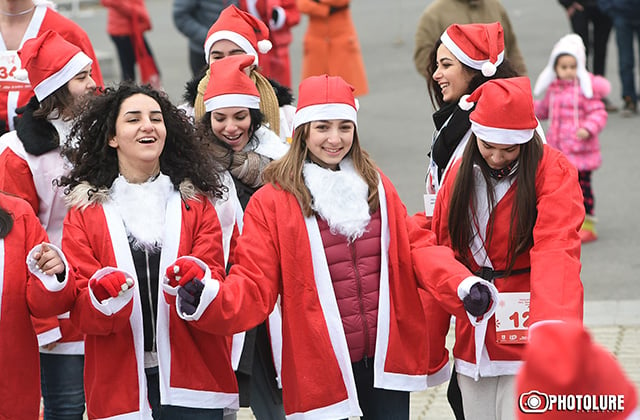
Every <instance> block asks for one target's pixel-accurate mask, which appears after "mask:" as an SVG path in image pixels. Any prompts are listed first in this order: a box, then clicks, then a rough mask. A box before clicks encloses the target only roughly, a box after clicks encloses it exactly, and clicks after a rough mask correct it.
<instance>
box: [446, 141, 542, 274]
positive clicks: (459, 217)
mask: <svg viewBox="0 0 640 420" xmlns="http://www.w3.org/2000/svg"><path fill="white" fill-rule="evenodd" d="M542 153H543V146H542V140H541V138H540V136H539V135H538V133H537V132H534V135H533V138H532V139H531V140H530V141H528V142H527V143H524V144H522V145H521V146H520V154H519V156H518V169H517V171H516V175H515V176H516V179H515V181H514V184H515V188H516V197H515V202H514V205H513V207H512V208H511V218H510V223H509V243H508V253H507V261H508V266H507V270H506V272H507V276H508V275H509V273H510V272H511V269H512V268H513V265H514V263H515V260H516V258H517V256H518V255H520V254H522V253H523V252H525V251H526V250H528V249H529V248H530V247H531V246H533V227H534V225H535V222H536V218H537V214H538V210H537V207H536V201H537V194H536V172H537V170H538V164H539V163H540V160H541V159H542ZM476 165H477V166H479V167H480V168H481V172H482V176H483V177H484V179H485V184H486V185H487V191H486V193H487V198H488V202H489V206H490V210H492V209H493V208H494V207H495V204H496V203H495V190H494V187H493V183H492V182H490V175H489V167H488V165H487V164H486V162H485V161H484V158H483V157H482V155H481V154H480V150H479V149H478V142H477V138H476V136H475V134H472V135H471V137H470V138H469V142H468V143H467V146H466V148H465V150H464V155H463V157H462V162H461V163H460V168H459V170H458V173H457V175H456V179H455V181H454V186H453V192H452V194H451V202H450V204H449V214H448V217H449V237H450V238H451V245H452V248H453V249H454V251H456V253H457V254H458V255H459V256H460V258H461V259H462V262H463V263H464V264H466V265H467V266H470V264H471V262H470V261H467V256H468V255H469V252H468V250H469V244H470V243H471V240H472V238H473V223H472V221H471V217H470V214H469V213H470V211H471V210H472V209H473V207H474V203H475V199H476V197H475V191H476V189H475V185H474V184H475V182H474V169H473V168H474V166H476ZM490 214H491V216H490V217H489V229H488V232H489V233H488V236H487V240H486V243H487V244H489V243H490V242H491V237H492V235H493V227H494V226H493V223H494V215H493V214H492V213H490Z"/></svg>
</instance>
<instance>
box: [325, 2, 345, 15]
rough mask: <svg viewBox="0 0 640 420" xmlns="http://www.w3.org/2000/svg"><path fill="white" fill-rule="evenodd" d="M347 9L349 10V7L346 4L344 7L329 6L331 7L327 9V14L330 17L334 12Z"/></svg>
mask: <svg viewBox="0 0 640 420" xmlns="http://www.w3.org/2000/svg"><path fill="white" fill-rule="evenodd" d="M348 8H349V5H348V4H347V5H346V6H339V7H333V6H331V7H330V8H329V14H330V15H332V14H334V13H335V12H339V11H341V10H345V9H348Z"/></svg>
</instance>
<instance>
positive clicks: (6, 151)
mask: <svg viewBox="0 0 640 420" xmlns="http://www.w3.org/2000/svg"><path fill="white" fill-rule="evenodd" d="M18 56H19V57H20V60H21V62H22V66H23V67H24V69H25V70H26V71H27V73H28V80H29V82H30V83H31V86H33V92H34V95H33V96H32V97H31V99H30V100H29V103H28V104H27V105H25V106H24V107H23V108H20V109H18V115H20V118H18V119H17V121H16V129H15V131H11V132H9V133H7V134H5V135H4V136H2V137H1V138H0V189H1V190H4V191H6V192H10V193H12V194H15V195H17V196H19V197H21V198H23V199H25V200H26V201H27V202H29V204H31V207H32V208H33V210H34V212H35V213H36V214H37V215H38V218H39V219H40V223H41V224H42V226H43V227H44V228H45V230H46V231H47V235H48V236H49V238H50V239H51V242H52V243H54V244H55V245H57V246H60V245H61V240H62V222H63V220H64V216H65V215H66V214H67V208H66V205H65V203H64V194H63V193H62V189H61V188H58V187H56V186H54V185H52V183H53V181H54V180H55V179H57V178H58V177H59V176H60V175H62V174H64V173H66V172H67V171H68V170H69V164H68V162H66V160H65V159H64V158H63V157H62V156H61V155H60V149H61V147H62V145H64V143H66V142H67V137H68V134H69V131H70V130H71V125H72V123H73V118H74V117H75V115H76V114H77V112H78V111H79V109H80V106H79V105H80V103H81V102H82V101H84V100H85V99H86V98H87V96H88V95H91V94H92V93H93V92H94V91H95V88H96V84H95V82H94V81H93V78H92V77H91V64H92V60H91V59H90V58H89V57H88V56H87V55H86V54H85V53H83V52H82V51H81V50H80V48H78V47H76V46H75V45H73V44H71V43H69V42H67V41H66V40H65V39H64V38H63V37H62V36H60V35H59V34H58V33H57V32H54V31H46V32H45V33H43V34H42V35H40V36H39V37H37V38H32V39H29V40H27V42H25V43H24V45H23V46H22V48H21V49H20V50H19V51H18ZM57 315H58V316H57V317H53V318H48V319H44V320H43V319H36V318H34V325H35V327H36V332H37V333H38V344H39V345H40V353H41V355H40V365H41V366H40V367H41V370H42V378H41V382H42V383H41V386H42V396H43V400H44V415H45V419H48V418H58V417H65V418H74V419H77V420H81V419H82V414H83V413H84V411H85V399H84V386H83V365H84V357H83V354H84V344H83V337H82V333H81V332H80V331H78V329H77V328H75V327H74V326H73V325H72V323H71V321H70V320H69V314H68V313H64V314H57Z"/></svg>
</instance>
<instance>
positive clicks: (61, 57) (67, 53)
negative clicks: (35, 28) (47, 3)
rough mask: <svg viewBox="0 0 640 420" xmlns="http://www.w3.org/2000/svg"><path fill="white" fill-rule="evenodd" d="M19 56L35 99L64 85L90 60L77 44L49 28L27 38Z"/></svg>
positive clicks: (43, 96) (88, 63) (89, 62)
mask: <svg viewBox="0 0 640 420" xmlns="http://www.w3.org/2000/svg"><path fill="white" fill-rule="evenodd" d="M18 57H20V62H21V63H22V68H23V69H24V70H26V72H27V75H26V76H28V78H29V83H31V86H32V87H33V92H34V93H35V95H36V98H37V99H38V101H42V100H43V99H45V98H46V97H47V96H49V95H51V94H52V93H53V92H55V91H56V90H58V89H59V88H61V87H62V86H64V85H65V84H66V83H67V82H68V81H69V80H71V79H73V78H74V77H75V76H76V75H77V74H78V73H80V71H82V69H84V68H85V67H86V66H88V65H90V64H91V63H92V62H93V61H92V60H91V59H90V58H89V57H88V56H87V55H86V54H85V53H83V52H82V51H81V50H80V48H78V47H77V46H75V45H73V44H71V43H70V42H68V41H67V40H65V39H64V38H63V37H62V36H60V35H59V34H58V33H57V32H55V31H51V30H48V31H46V32H44V33H43V34H42V35H40V36H39V37H37V38H31V39H29V40H27V41H26V42H25V43H24V45H23V46H22V48H20V49H19V50H18ZM22 76H25V75H22ZM17 77H20V76H17Z"/></svg>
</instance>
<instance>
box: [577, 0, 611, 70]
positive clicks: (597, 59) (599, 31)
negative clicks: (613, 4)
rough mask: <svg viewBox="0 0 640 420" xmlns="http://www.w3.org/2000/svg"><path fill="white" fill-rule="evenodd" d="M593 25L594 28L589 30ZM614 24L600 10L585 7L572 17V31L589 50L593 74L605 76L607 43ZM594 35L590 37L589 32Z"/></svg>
mask: <svg viewBox="0 0 640 420" xmlns="http://www.w3.org/2000/svg"><path fill="white" fill-rule="evenodd" d="M589 23H592V25H591V26H592V28H589ZM612 25H613V22H612V21H611V18H609V16H607V15H605V14H604V13H602V11H601V10H600V8H599V7H598V6H596V5H594V6H584V10H583V11H578V10H576V12H575V13H574V14H573V16H571V29H573V32H575V33H577V34H578V35H580V38H582V42H584V46H585V47H586V49H587V56H588V57H589V56H591V57H592V59H593V67H591V66H589V65H588V64H587V67H589V68H590V70H591V72H592V73H593V74H597V75H599V76H604V71H605V63H606V61H607V43H608V42H609V34H610V33H611V27H612ZM590 29H591V31H592V33H591V35H589V30H590Z"/></svg>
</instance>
